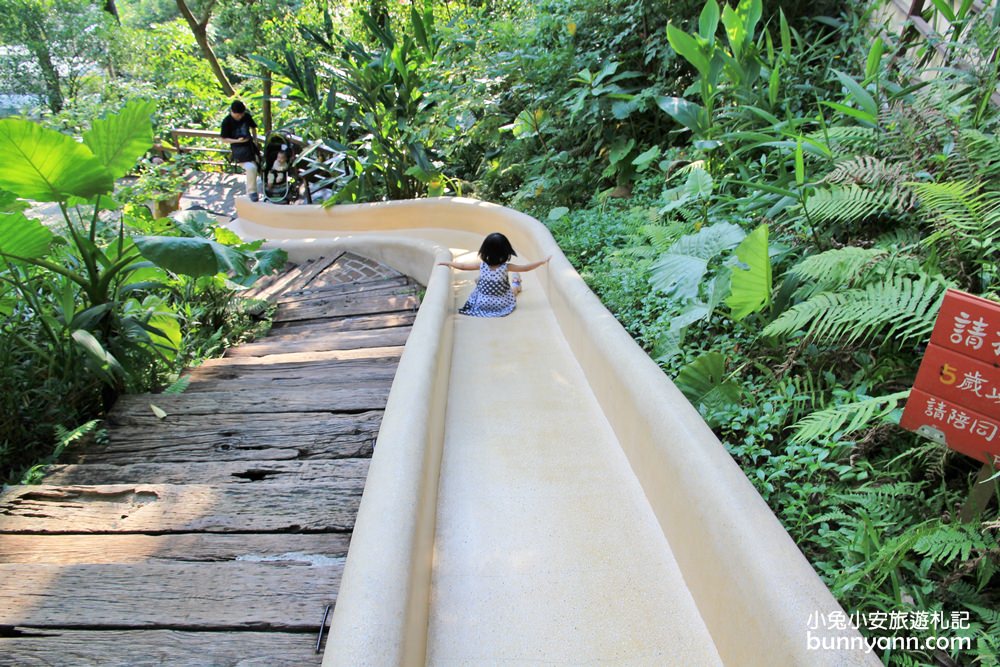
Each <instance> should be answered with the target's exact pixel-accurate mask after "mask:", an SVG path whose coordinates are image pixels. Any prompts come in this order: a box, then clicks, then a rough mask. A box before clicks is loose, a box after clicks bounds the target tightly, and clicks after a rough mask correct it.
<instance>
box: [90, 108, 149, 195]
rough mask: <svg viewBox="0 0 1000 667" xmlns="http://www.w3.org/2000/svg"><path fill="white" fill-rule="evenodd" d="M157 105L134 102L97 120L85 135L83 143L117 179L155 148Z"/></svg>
mask: <svg viewBox="0 0 1000 667" xmlns="http://www.w3.org/2000/svg"><path fill="white" fill-rule="evenodd" d="M155 111H156V104H155V103H153V102H150V101H148V100H133V101H131V102H129V103H128V104H126V105H125V108H124V109H122V110H121V111H119V112H118V113H116V114H111V115H109V116H107V117H106V118H101V119H98V120H95V121H94V122H93V125H92V127H91V129H90V130H88V131H87V132H84V133H83V143H85V144H86V145H87V147H88V148H90V150H91V151H92V152H93V153H94V156H95V157H97V159H98V160H100V161H101V164H103V165H104V166H105V167H107V169H108V170H109V171H110V172H111V174H112V176H114V177H115V178H121V177H122V176H124V175H125V174H127V173H128V172H129V171H131V170H132V169H133V168H134V167H135V163H136V160H138V159H139V158H140V157H142V155H143V154H144V153H145V152H146V151H148V150H149V148H150V147H151V146H152V145H153V122H152V120H151V118H152V115H153V113H154V112H155Z"/></svg>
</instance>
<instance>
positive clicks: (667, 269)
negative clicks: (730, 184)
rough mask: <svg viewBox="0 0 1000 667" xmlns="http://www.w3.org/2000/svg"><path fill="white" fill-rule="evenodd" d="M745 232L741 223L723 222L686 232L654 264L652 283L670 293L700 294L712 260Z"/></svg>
mask: <svg viewBox="0 0 1000 667" xmlns="http://www.w3.org/2000/svg"><path fill="white" fill-rule="evenodd" d="M744 236H745V233H744V232H743V230H742V229H740V227H739V226H738V225H734V224H732V223H728V222H720V223H717V224H714V225H712V226H710V227H703V228H702V229H701V230H699V231H698V232H697V233H696V234H689V235H687V236H682V237H681V238H679V239H678V240H677V241H676V242H675V243H674V244H673V245H671V246H670V249H669V250H667V252H665V253H663V254H662V255H660V256H659V257H658V258H657V260H656V261H655V262H653V265H652V266H651V267H650V278H649V283H650V285H651V286H652V287H653V288H654V289H657V290H659V291H661V292H664V293H665V294H668V295H674V296H677V297H679V298H683V299H693V298H695V297H696V296H698V289H699V286H700V285H701V281H702V277H703V276H704V275H705V272H706V271H707V270H708V262H709V261H710V260H712V259H713V258H714V257H716V256H717V255H719V254H720V253H722V252H724V251H726V250H729V249H731V248H734V247H736V245H737V244H738V243H739V242H740V241H741V240H743V237H744Z"/></svg>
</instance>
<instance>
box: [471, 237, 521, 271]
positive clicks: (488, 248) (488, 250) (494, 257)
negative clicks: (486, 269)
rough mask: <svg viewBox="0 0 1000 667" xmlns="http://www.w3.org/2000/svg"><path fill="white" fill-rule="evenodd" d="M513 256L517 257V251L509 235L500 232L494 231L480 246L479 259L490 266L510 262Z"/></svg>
mask: <svg viewBox="0 0 1000 667" xmlns="http://www.w3.org/2000/svg"><path fill="white" fill-rule="evenodd" d="M511 257H517V253H516V252H514V248H513V247H512V246H511V245H510V241H508V240H507V237H506V236H504V235H503V234H501V233H500V232H493V233H492V234H490V235H489V236H487V237H486V238H485V239H483V245H481V246H479V259H481V260H483V261H484V262H486V263H487V264H489V265H490V266H499V265H500V264H503V263H504V262H509V261H510V258H511Z"/></svg>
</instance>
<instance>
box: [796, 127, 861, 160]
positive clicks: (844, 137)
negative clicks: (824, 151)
mask: <svg viewBox="0 0 1000 667" xmlns="http://www.w3.org/2000/svg"><path fill="white" fill-rule="evenodd" d="M806 136H807V137H808V138H810V139H812V140H813V141H817V142H820V143H822V144H826V145H827V146H829V147H830V149H831V150H832V151H834V153H841V154H843V153H870V152H872V149H874V148H875V147H876V146H878V141H879V137H878V131H877V130H875V129H874V128H870V127H859V126H847V125H842V126H835V127H828V128H826V129H825V130H817V131H816V132H811V133H809V134H808V135H806Z"/></svg>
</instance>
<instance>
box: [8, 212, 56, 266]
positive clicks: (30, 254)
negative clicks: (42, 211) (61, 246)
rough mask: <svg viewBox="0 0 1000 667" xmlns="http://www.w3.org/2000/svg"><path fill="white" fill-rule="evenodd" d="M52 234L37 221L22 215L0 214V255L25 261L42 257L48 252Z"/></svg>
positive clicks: (19, 213)
mask: <svg viewBox="0 0 1000 667" xmlns="http://www.w3.org/2000/svg"><path fill="white" fill-rule="evenodd" d="M52 237H53V234H52V232H51V231H49V228H48V227H46V226H45V225H43V224H42V223H40V222H39V221H37V220H33V219H30V218H26V217H25V216H24V214H23V213H21V212H20V211H16V212H14V213H0V254H3V255H14V256H16V257H23V258H25V259H34V258H36V257H42V256H44V255H46V254H48V252H49V245H50V244H51V243H52Z"/></svg>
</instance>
